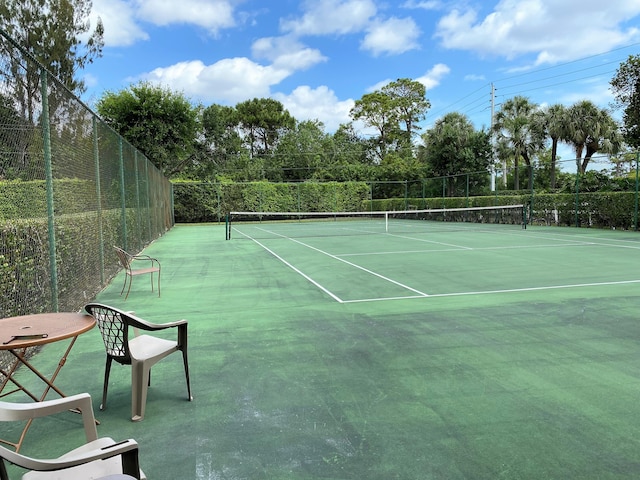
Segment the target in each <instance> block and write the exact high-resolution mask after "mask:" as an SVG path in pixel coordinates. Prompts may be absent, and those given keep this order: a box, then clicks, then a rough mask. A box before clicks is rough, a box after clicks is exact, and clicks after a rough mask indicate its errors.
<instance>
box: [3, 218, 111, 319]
mask: <svg viewBox="0 0 640 480" xmlns="http://www.w3.org/2000/svg"><path fill="white" fill-rule="evenodd" d="M121 224H122V217H121V212H120V211H119V210H114V211H107V212H103V213H102V225H103V229H102V240H103V243H102V244H101V243H100V238H99V230H98V229H97V228H94V226H96V225H97V214H96V212H88V213H78V214H73V215H63V216H58V217H56V221H55V240H56V271H57V280H58V305H59V309H60V310H62V311H64V310H75V309H77V308H79V306H81V305H82V304H84V303H85V302H86V301H88V300H90V299H91V298H93V297H94V296H95V295H96V294H97V293H98V292H99V291H100V289H101V288H102V287H103V286H104V285H103V284H102V277H103V276H104V277H105V279H106V280H108V279H109V278H110V277H112V276H113V275H115V274H116V273H117V271H118V268H119V267H118V265H117V259H115V256H113V253H112V252H111V250H112V248H111V246H112V245H114V244H118V243H119V242H120V238H121V233H120V232H121ZM103 245H104V251H105V256H107V258H108V260H107V261H106V262H105V266H104V269H103V265H101V262H100V255H99V252H100V249H101V248H102V246H103ZM111 256H113V258H111ZM101 271H102V272H103V274H102V275H101ZM51 280H52V279H51V270H50V264H49V236H48V222H47V219H46V218H38V219H18V220H8V221H4V222H0V298H2V302H0V317H7V316H13V315H20V314H24V313H37V312H35V311H34V308H33V305H37V306H38V307H37V309H38V310H39V311H41V312H45V311H51V310H52V308H53V305H52V298H51V293H52V292H51V288H52V287H51V285H52V282H51ZM25 308H27V309H28V312H25Z"/></svg>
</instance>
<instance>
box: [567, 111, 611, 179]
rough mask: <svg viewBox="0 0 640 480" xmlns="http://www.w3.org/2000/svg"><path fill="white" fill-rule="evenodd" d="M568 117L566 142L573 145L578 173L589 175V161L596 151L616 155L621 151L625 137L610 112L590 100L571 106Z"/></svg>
mask: <svg viewBox="0 0 640 480" xmlns="http://www.w3.org/2000/svg"><path fill="white" fill-rule="evenodd" d="M566 118H567V122H566V126H567V130H566V132H565V138H564V140H565V141H566V142H568V143H570V144H571V145H573V148H574V151H575V153H576V168H577V171H578V172H579V173H585V172H586V170H587V166H588V165H589V161H590V160H591V158H592V157H593V155H594V154H595V153H596V152H603V153H610V154H614V153H617V152H618V151H620V149H621V148H622V143H623V142H622V136H621V134H620V132H619V129H618V126H617V124H616V122H615V120H613V118H612V117H611V115H609V112H607V111H606V110H605V109H604V108H599V107H597V106H596V105H595V104H594V103H593V102H591V101H590V100H582V101H580V102H577V103H575V104H573V105H571V107H569V108H568V110H567V117H566ZM583 153H585V156H584V158H582V154H583Z"/></svg>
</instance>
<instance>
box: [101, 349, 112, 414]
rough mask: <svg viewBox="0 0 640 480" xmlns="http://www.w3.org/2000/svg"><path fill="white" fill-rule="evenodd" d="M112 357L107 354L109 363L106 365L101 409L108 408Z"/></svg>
mask: <svg viewBox="0 0 640 480" xmlns="http://www.w3.org/2000/svg"><path fill="white" fill-rule="evenodd" d="M111 360H112V359H111V357H110V356H108V355H107V363H106V365H105V367H104V386H103V387H102V403H101V404H100V410H104V409H105V408H107V389H108V388H109V373H110V372H111Z"/></svg>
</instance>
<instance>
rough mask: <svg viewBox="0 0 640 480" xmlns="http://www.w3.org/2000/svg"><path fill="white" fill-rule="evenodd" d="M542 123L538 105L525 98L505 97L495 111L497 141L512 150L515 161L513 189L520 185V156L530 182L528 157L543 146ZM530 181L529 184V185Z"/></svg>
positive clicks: (529, 161)
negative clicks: (526, 168) (496, 111)
mask: <svg viewBox="0 0 640 480" xmlns="http://www.w3.org/2000/svg"><path fill="white" fill-rule="evenodd" d="M543 125H544V123H543V122H542V121H541V119H540V112H539V110H538V106H537V105H536V104H534V103H531V102H530V101H529V99H528V98H526V97H523V96H520V95H518V96H515V97H513V98H511V99H509V100H507V101H506V102H505V103H504V104H503V105H502V108H501V109H500V111H499V112H498V113H497V114H496V117H495V122H494V131H495V133H496V134H497V141H498V143H502V145H503V147H507V148H509V149H510V150H511V158H512V159H513V164H514V189H515V190H519V189H520V179H519V169H518V166H519V160H520V158H522V159H523V160H524V162H525V164H526V165H527V167H528V169H529V182H531V178H532V176H531V173H532V170H531V168H532V166H531V159H532V158H533V156H534V155H535V154H536V153H537V152H538V151H540V150H541V149H542V148H543V147H544V131H543V129H542V126H543ZM531 187H532V185H531V183H530V184H529V188H531Z"/></svg>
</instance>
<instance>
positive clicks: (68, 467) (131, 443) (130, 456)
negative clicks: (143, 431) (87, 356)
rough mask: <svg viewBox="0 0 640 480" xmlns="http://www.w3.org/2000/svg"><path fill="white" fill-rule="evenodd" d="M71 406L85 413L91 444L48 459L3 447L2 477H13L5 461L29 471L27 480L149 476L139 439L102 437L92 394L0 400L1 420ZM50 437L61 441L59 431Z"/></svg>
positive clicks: (0, 449)
mask: <svg viewBox="0 0 640 480" xmlns="http://www.w3.org/2000/svg"><path fill="white" fill-rule="evenodd" d="M69 409H73V410H74V411H76V410H78V411H80V413H81V414H82V423H83V425H84V431H85V436H86V441H87V443H85V444H84V445H82V446H80V447H78V448H76V449H74V450H71V451H70V452H68V453H65V454H64V455H62V456H61V457H58V458H55V459H46V460H41V459H37V458H32V457H28V456H26V455H22V454H20V453H17V452H14V451H13V450H10V449H8V448H6V447H3V446H0V480H9V475H8V473H7V468H6V463H5V462H9V463H12V464H14V465H17V466H18V467H21V468H23V469H26V470H29V471H28V472H27V473H25V474H24V475H23V477H22V479H23V480H62V479H64V480H86V479H89V478H93V479H96V480H97V479H102V480H106V479H125V478H126V479H130V478H135V479H139V480H140V479H142V480H144V479H146V477H145V475H144V473H143V472H142V470H140V465H139V463H138V444H137V443H136V441H135V440H132V439H129V440H125V441H122V442H114V441H113V440H112V439H111V438H109V437H102V438H98V432H97V430H96V421H95V417H94V415H93V407H92V405H91V397H90V396H89V394H88V393H81V394H78V395H72V396H69V397H64V398H58V399H55V400H46V401H43V402H34V403H8V402H2V401H0V421H5V422H12V421H24V420H31V419H34V418H38V417H45V416H49V415H55V414H59V413H61V412H66V411H68V410H69ZM50 440H51V442H56V441H58V440H57V439H56V435H55V432H51V435H50Z"/></svg>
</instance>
